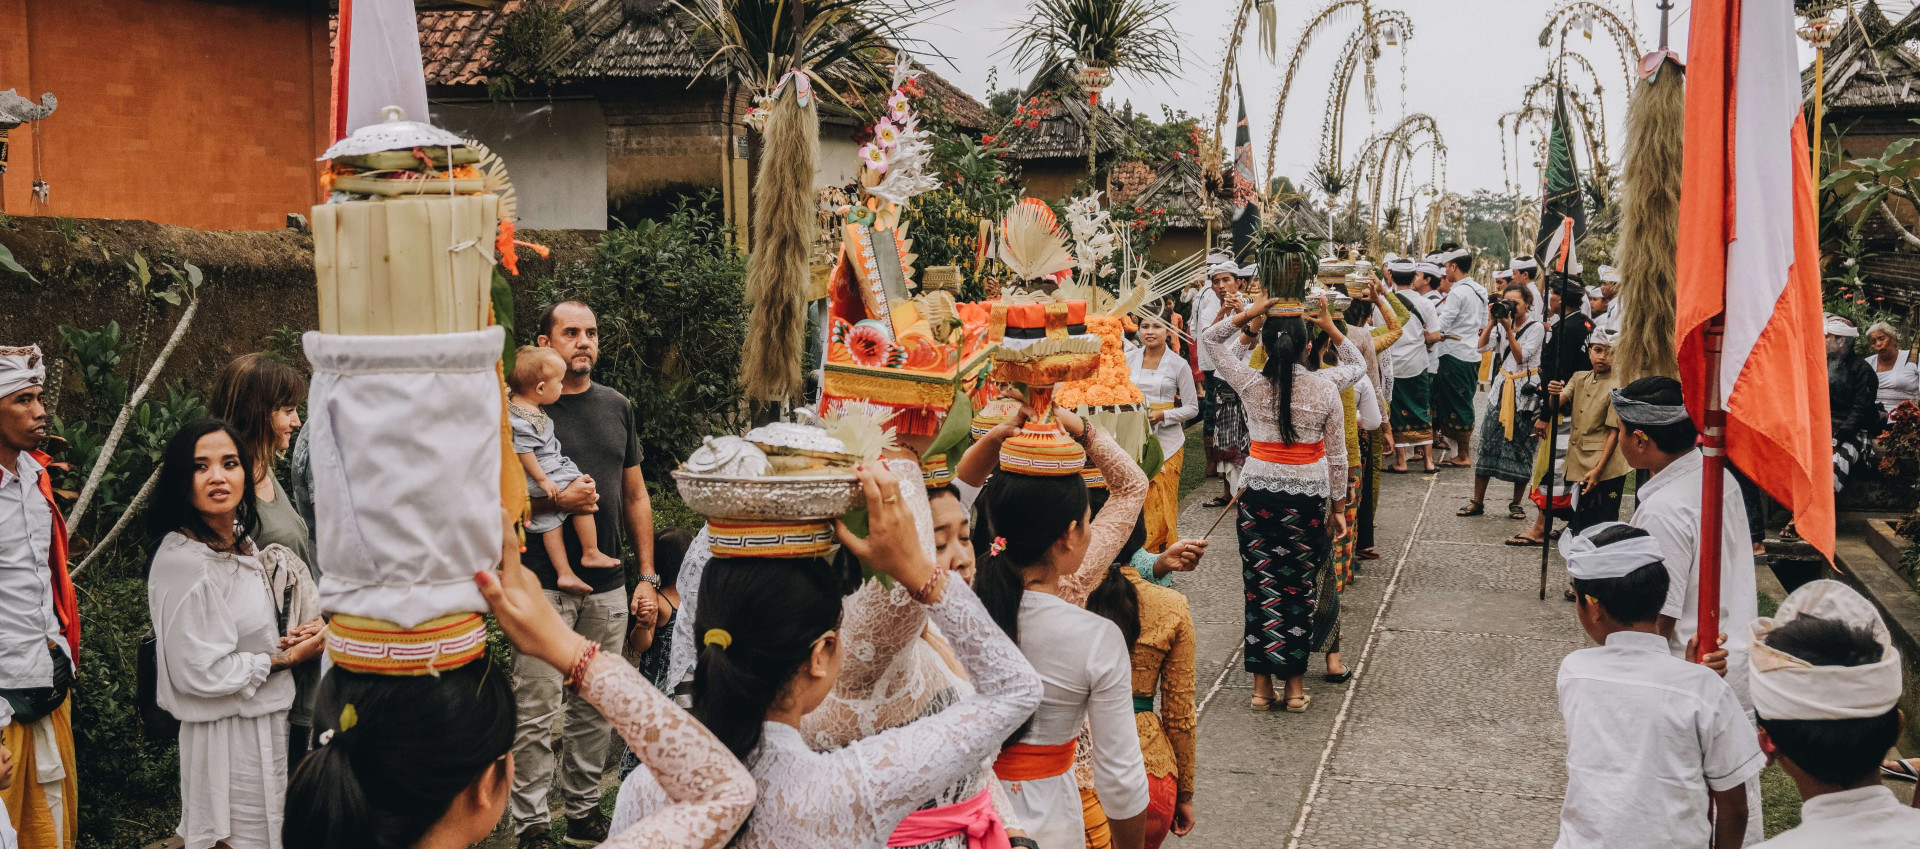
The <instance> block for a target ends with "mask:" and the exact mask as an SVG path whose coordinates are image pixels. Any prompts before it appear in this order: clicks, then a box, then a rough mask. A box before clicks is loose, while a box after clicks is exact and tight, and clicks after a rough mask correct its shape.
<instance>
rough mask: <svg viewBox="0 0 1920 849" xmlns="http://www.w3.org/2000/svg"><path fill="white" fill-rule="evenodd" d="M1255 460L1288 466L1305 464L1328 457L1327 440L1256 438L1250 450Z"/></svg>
mask: <svg viewBox="0 0 1920 849" xmlns="http://www.w3.org/2000/svg"><path fill="white" fill-rule="evenodd" d="M1248 453H1249V454H1251V455H1252V456H1253V459H1255V460H1265V461H1267V462H1269V463H1280V464H1282V465H1287V466H1305V465H1308V464H1310V463H1318V462H1320V461H1321V460H1325V459H1327V444H1326V443H1325V442H1261V441H1259V440H1257V439H1256V440H1254V441H1253V445H1252V450H1251V451H1249V452H1248Z"/></svg>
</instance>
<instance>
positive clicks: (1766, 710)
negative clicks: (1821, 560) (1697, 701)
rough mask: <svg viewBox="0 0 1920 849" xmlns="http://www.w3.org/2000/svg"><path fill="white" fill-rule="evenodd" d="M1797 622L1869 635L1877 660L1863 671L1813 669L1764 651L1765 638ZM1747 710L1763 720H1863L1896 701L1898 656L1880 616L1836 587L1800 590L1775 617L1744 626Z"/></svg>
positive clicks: (1822, 584) (1821, 584)
mask: <svg viewBox="0 0 1920 849" xmlns="http://www.w3.org/2000/svg"><path fill="white" fill-rule="evenodd" d="M1802 616H1817V617H1819V618H1821V619H1836V620H1839V621H1841V622H1845V623H1847V624H1848V625H1853V626H1856V627H1860V628H1866V629H1868V630H1870V631H1872V632H1873V638H1874V640H1875V641H1876V642H1878V643H1879V644H1880V660H1878V661H1876V662H1874V663H1869V664H1867V665H1865V666H1814V665H1812V664H1809V663H1807V662H1806V661H1804V660H1801V659H1799V658H1797V657H1794V656H1793V655H1790V654H1787V653H1785V652H1782V651H1777V650H1775V649H1773V648H1771V647H1769V646H1768V645H1767V635H1768V634H1771V633H1773V631H1774V629H1776V628H1779V627H1780V626H1781V625H1784V624H1786V623H1788V622H1791V621H1793V620H1795V619H1798V618H1800V617H1802ZM1748 628H1749V630H1748V634H1749V635H1750V640H1749V641H1748V643H1747V645H1748V646H1749V648H1748V652H1749V657H1750V658H1751V660H1752V663H1753V674H1752V686H1753V709H1754V712H1755V713H1758V714H1759V715H1760V716H1761V717H1762V718H1764V719H1864V718H1868V717H1874V716H1880V715H1881V714H1884V713H1886V712H1887V711H1890V710H1893V706H1894V705H1895V704H1897V703H1898V702H1899V701H1900V652H1899V651H1898V650H1896V649H1894V647H1893V640H1892V637H1891V636H1890V635H1889V634H1888V632H1887V623H1885V622H1883V621H1881V619H1880V611H1878V610H1877V609H1875V608H1874V606H1873V603H1872V602H1870V601H1867V600H1866V599H1865V598H1863V597H1861V595H1860V594H1859V593H1857V592H1854V591H1853V588H1852V587H1849V586H1847V585H1846V584H1843V583H1840V582H1839V581H1825V580H1822V581H1810V582H1808V583H1806V584H1803V585H1801V587H1800V588H1799V589H1797V590H1794V591H1793V594H1792V595H1790V596H1787V600H1786V601H1784V602H1781V604H1780V610H1779V612H1777V613H1775V614H1774V615H1773V616H1771V617H1766V616H1762V617H1760V618H1758V619H1755V620H1753V624H1752V625H1750V626H1748Z"/></svg>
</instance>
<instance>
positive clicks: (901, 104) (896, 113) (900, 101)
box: [887, 91, 913, 121]
mask: <svg viewBox="0 0 1920 849" xmlns="http://www.w3.org/2000/svg"><path fill="white" fill-rule="evenodd" d="M887 112H888V114H890V115H892V116H893V120H895V121H905V120H907V116H908V115H909V114H911V113H912V112H913V104H912V103H910V102H908V101H907V93H906V92H904V91H896V92H894V93H893V96H892V97H889V98H887Z"/></svg>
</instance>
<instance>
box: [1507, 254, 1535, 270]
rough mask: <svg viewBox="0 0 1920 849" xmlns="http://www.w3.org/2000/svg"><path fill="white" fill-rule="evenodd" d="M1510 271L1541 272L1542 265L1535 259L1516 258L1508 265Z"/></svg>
mask: <svg viewBox="0 0 1920 849" xmlns="http://www.w3.org/2000/svg"><path fill="white" fill-rule="evenodd" d="M1507 270H1508V271H1539V270H1540V263H1539V261H1538V260H1535V259H1534V258H1533V257H1514V258H1513V261H1511V262H1508V263H1507Z"/></svg>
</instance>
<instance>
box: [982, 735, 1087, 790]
mask: <svg viewBox="0 0 1920 849" xmlns="http://www.w3.org/2000/svg"><path fill="white" fill-rule="evenodd" d="M1072 769H1073V741H1072V740H1068V741H1067V742H1065V743H1061V744H1060V745H1058V746H1035V745H1033V744H1031V743H1015V744H1013V745H1011V746H1008V747H1007V748H1005V749H1003V750H1001V752H1000V757H998V758H995V759H994V761H993V774H994V775H997V776H999V777H1000V780H1001V781H1039V780H1040V779H1042V778H1052V777H1054V776H1056V775H1066V774H1067V772H1068V771H1070V770H1072Z"/></svg>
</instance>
